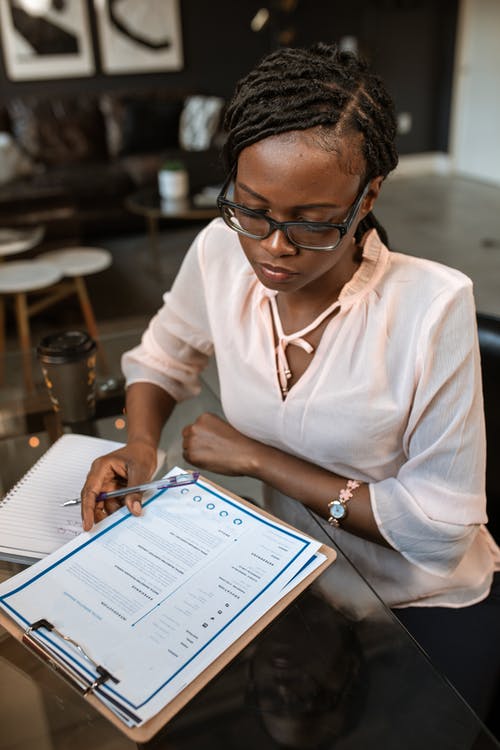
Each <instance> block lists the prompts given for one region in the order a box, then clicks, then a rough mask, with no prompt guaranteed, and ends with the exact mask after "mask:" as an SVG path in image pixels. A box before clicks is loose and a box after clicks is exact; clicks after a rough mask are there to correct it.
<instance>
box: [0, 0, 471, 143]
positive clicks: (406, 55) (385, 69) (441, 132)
mask: <svg viewBox="0 0 500 750" xmlns="http://www.w3.org/2000/svg"><path fill="white" fill-rule="evenodd" d="M137 1H138V2H140V1H141V0H137ZM86 2H87V4H88V8H89V18H90V25H91V29H92V36H93V47H94V54H95V60H96V74H95V75H94V76H91V77H85V78H65V79H51V80H47V81H21V82H14V81H9V80H8V78H7V77H6V74H5V66H4V60H3V57H2V59H1V60H0V96H1V99H2V100H3V102H5V101H7V100H8V99H9V98H11V97H14V96H16V97H17V96H23V95H33V94H36V95H38V96H40V95H42V94H43V95H44V96H51V95H61V94H69V95H75V94H77V95H80V94H81V95H84V94H85V92H89V93H97V92H103V91H112V90H113V91H117V90H121V91H123V90H137V89H140V88H141V87H143V88H147V89H151V88H156V87H157V88H159V89H164V90H169V91H172V92H177V91H178V92H188V93H203V94H216V95H220V96H223V97H224V98H225V99H227V98H229V96H230V95H231V92H232V89H233V87H234V84H235V82H236V81H237V80H238V78H240V77H241V76H242V75H244V74H245V73H246V72H247V71H248V70H249V69H250V68H251V67H252V66H253V65H254V64H255V63H256V62H257V60H259V59H260V58H261V57H262V56H263V55H265V54H266V53H267V52H269V51H271V50H273V49H275V48H276V47H277V46H279V44H280V39H283V37H282V36H281V35H282V34H283V33H284V32H285V33H286V31H287V30H288V29H292V30H293V32H294V35H295V36H294V38H293V41H292V42H291V43H292V44H293V46H305V45H309V44H311V43H313V42H316V41H326V42H331V41H338V40H339V39H340V38H342V37H343V36H354V37H356V38H357V40H358V44H359V49H360V51H362V53H363V54H364V55H365V56H366V57H367V58H368V59H369V60H370V62H371V64H372V66H373V68H374V69H375V70H376V71H377V72H378V73H379V74H380V75H381V76H382V77H383V79H384V80H385V82H386V85H387V87H388V88H389V91H390V92H391V94H392V96H393V97H394V99H395V102H396V107H397V110H398V112H409V113H410V114H411V116H412V120H413V126H412V129H411V131H410V132H409V133H408V134H406V135H401V136H399V143H398V146H399V150H400V153H402V154H409V153H419V152H425V151H447V148H448V128H449V118H450V103H451V88H452V76H453V64H454V44H455V32H456V21H457V6H458V0H344V1H343V2H337V1H336V0H299V2H298V3H297V5H296V7H295V9H294V10H292V11H291V12H286V11H285V10H283V6H284V5H286V2H283V0H281V1H280V0H212V1H211V2H209V1H208V0H180V14H181V26H182V36H183V50H184V68H183V70H181V71H178V72H171V73H170V72H166V73H149V74H139V75H130V74H127V75H105V74H103V73H102V72H101V68H100V59H99V44H98V37H97V28H96V22H95V15H94V10H93V2H92V0H86ZM261 7H268V8H269V9H270V10H271V21H270V23H269V24H268V25H267V26H266V27H265V28H264V29H263V30H262V31H261V32H259V33H255V32H253V31H252V30H251V29H250V21H251V19H252V18H253V16H254V15H255V13H256V12H257V10H258V9H259V8H261Z"/></svg>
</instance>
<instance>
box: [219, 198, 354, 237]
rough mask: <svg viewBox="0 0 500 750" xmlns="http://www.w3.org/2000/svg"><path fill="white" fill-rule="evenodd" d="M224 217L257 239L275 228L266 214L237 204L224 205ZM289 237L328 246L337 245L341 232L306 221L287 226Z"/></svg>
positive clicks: (238, 229) (236, 227)
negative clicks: (263, 214) (257, 212)
mask: <svg viewBox="0 0 500 750" xmlns="http://www.w3.org/2000/svg"><path fill="white" fill-rule="evenodd" d="M223 211H224V218H225V220H226V221H227V222H228V223H229V224H230V226H231V227H233V229H235V230H236V231H237V232H243V233H244V234H248V235H251V236H252V237H255V238H256V239H263V238H264V237H267V236H268V235H269V234H270V233H271V232H272V230H273V226H272V224H270V223H269V221H268V219H267V218H266V217H265V216H260V215H259V214H255V213H252V212H251V211H248V212H247V211H245V210H244V209H242V208H239V207H237V206H227V205H226V206H224V207H223ZM287 235H288V239H289V240H290V241H291V242H297V243H299V244H303V245H310V246H312V247H328V246H330V245H336V244H337V243H338V242H339V240H340V237H341V233H340V231H339V230H338V229H336V228H335V227H329V226H325V225H318V226H314V224H306V223H304V222H301V223H297V224H291V225H289V226H288V227H287Z"/></svg>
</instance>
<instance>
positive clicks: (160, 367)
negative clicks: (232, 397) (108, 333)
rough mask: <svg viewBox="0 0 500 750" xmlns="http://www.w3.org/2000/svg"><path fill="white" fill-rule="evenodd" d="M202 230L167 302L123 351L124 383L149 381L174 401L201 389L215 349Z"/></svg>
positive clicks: (193, 394)
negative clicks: (137, 340)
mask: <svg viewBox="0 0 500 750" xmlns="http://www.w3.org/2000/svg"><path fill="white" fill-rule="evenodd" d="M205 234H206V230H202V232H200V234H199V235H198V236H197V237H196V239H195V241H194V242H193V244H192V245H191V247H190V248H189V250H188V252H187V254H186V256H185V258H184V261H183V263H182V266H181V268H180V270H179V273H178V275H177V277H176V279H175V281H174V284H173V285H172V288H171V290H170V291H169V292H167V293H166V294H165V295H164V297H163V306H162V308H161V309H160V310H159V312H158V313H157V314H156V315H155V316H154V317H153V318H152V320H151V322H150V323H149V326H148V328H147V330H146V331H145V333H144V335H143V336H142V339H141V343H140V344H139V346H137V347H135V348H134V349H131V350H130V351H128V352H125V354H124V355H123V357H122V362H121V365H122V371H123V373H124V375H125V380H126V385H127V386H129V385H131V384H132V383H138V382H143V383H144V382H146V383H154V384H155V385H158V386H159V387H160V388H163V389H164V390H165V391H167V393H169V394H170V395H171V396H172V397H173V398H174V399H175V400H176V401H183V400H185V399H186V398H189V397H191V396H195V395H197V394H198V393H199V391H200V373H201V371H202V370H203V369H204V367H206V365H207V363H208V360H209V358H210V356H211V355H212V353H213V343H212V335H211V331H210V324H209V319H208V315H207V310H206V304H205V295H204V274H203V262H202V252H203V242H204V237H205Z"/></svg>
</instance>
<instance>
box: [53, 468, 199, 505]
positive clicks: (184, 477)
mask: <svg viewBox="0 0 500 750" xmlns="http://www.w3.org/2000/svg"><path fill="white" fill-rule="evenodd" d="M199 476H200V473H199V471H193V472H192V473H190V474H176V475H175V476H173V477H164V478H163V479H157V480H156V481H154V482H146V483H145V484H136V485H135V486H134V487H121V488H120V489H119V490H112V491H111V492H100V493H99V494H98V495H97V498H96V500H97V502H100V501H101V500H107V499H108V498H110V497H120V496H121V495H129V494H130V493H131V492H145V491H146V490H168V489H169V488H170V487H181V486H182V485H183V484H194V483H195V482H196V481H197V480H198V477H199ZM80 503H81V499H80V498H79V497H75V498H73V499H72V500H66V502H65V503H62V505H63V506H67V505H80Z"/></svg>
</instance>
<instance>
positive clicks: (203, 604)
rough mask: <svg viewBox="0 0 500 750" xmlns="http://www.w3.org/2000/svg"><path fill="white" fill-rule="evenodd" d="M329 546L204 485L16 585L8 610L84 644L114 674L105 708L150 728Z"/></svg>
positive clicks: (156, 500)
mask: <svg viewBox="0 0 500 750" xmlns="http://www.w3.org/2000/svg"><path fill="white" fill-rule="evenodd" d="M179 471H180V470H179V469H175V470H173V471H172V472H170V474H173V473H179ZM319 547H320V543H319V542H317V541H314V540H312V539H310V538H309V537H307V536H306V535H302V534H301V532H299V531H297V530H295V529H290V528H288V527H287V526H285V525H281V524H280V523H279V522H275V521H274V520H270V519H269V518H268V517H267V516H265V515H262V514H261V513H260V512H259V509H258V508H255V510H254V509H253V508H252V507H249V506H248V505H245V504H242V503H240V502H239V501H238V500H236V499H234V498H233V497H231V496H229V495H226V494H225V493H224V492H223V490H220V489H218V488H217V489H215V488H214V487H212V486H211V485H210V484H208V483H206V482H205V481H204V480H203V479H199V480H198V481H197V482H196V484H192V485H188V486H185V487H179V488H174V489H169V490H168V491H162V492H159V493H157V494H156V495H155V496H154V497H152V498H151V499H150V500H148V501H147V502H146V503H145V504H144V511H143V515H142V516H141V517H140V518H135V517H133V516H131V515H130V514H129V512H128V511H127V509H126V508H122V509H121V510H119V511H117V513H115V514H113V515H112V516H109V517H108V518H107V519H105V520H104V521H102V522H101V523H100V524H98V525H97V526H96V527H95V528H94V529H93V530H92V531H91V532H87V533H83V534H81V535H80V536H78V537H77V538H76V539H74V540H72V541H71V542H69V543H68V544H66V545H65V546H64V547H62V548H61V549H60V550H58V551H57V552H55V553H53V554H52V555H50V556H49V557H47V558H45V559H44V560H42V561H40V562H37V563H36V564H35V565H33V566H32V567H31V568H28V569H27V570H25V571H23V572H22V573H20V574H18V575H17V576H15V578H14V579H11V580H8V581H6V582H4V583H3V584H2V585H1V586H0V605H1V606H2V607H3V608H4V609H6V610H7V612H8V613H9V614H10V616H11V617H12V618H13V619H15V620H16V621H17V622H18V623H19V624H20V625H21V626H22V627H23V628H27V627H29V625H30V624H32V623H34V622H36V621H38V620H39V619H42V618H45V619H47V620H48V621H49V622H50V623H51V624H52V625H53V626H54V627H55V628H56V629H57V631H60V632H61V633H63V634H65V635H67V636H69V637H70V638H71V639H72V641H74V642H76V643H77V644H79V646H80V647H81V649H83V651H84V652H85V653H86V654H87V655H88V656H90V657H91V659H92V662H95V663H96V664H98V665H101V666H102V667H104V668H105V670H107V672H109V673H110V675H111V679H110V680H107V681H106V682H105V683H104V684H102V685H101V686H99V687H98V688H97V690H96V691H95V692H96V694H97V695H98V697H99V698H100V699H101V700H102V701H103V702H104V703H105V704H106V705H107V706H108V707H109V708H111V710H113V711H115V713H116V714H117V715H118V716H120V718H121V719H122V721H124V722H125V723H127V724H128V725H129V726H139V725H140V724H142V723H143V722H145V721H147V720H148V719H149V718H151V717H152V716H154V715H155V714H156V713H157V712H158V711H160V710H161V708H162V707H164V706H166V705H167V704H168V703H169V702H170V701H171V700H172V699H173V698H174V697H175V696H176V695H177V694H178V693H179V692H181V691H182V690H183V689H184V688H185V687H186V686H187V685H188V684H190V683H191V682H192V681H194V680H195V679H196V677H197V676H198V675H199V674H200V673H201V672H202V671H203V670H204V669H205V668H206V667H207V666H209V665H210V664H211V663H212V662H213V661H214V660H215V659H216V658H217V657H218V656H219V655H220V654H222V653H223V652H224V651H225V650H226V649H227V648H228V646H230V645H231V644H232V643H233V642H234V641H235V640H236V639H237V638H238V637H239V636H240V635H242V634H243V633H245V632H246V631H247V630H248V629H249V628H251V627H252V625H253V624H255V623H256V622H257V620H258V619H259V618H260V617H261V616H262V615H263V614H265V612H267V611H268V610H269V609H270V608H271V607H272V606H273V605H274V604H275V603H276V602H277V601H279V600H280V599H281V598H282V597H283V596H284V595H285V594H286V593H287V592H288V591H289V590H291V589H292V588H293V587H294V586H295V585H297V583H298V582H299V581H301V580H303V578H304V577H305V576H306V575H308V574H309V573H310V572H311V571H312V570H314V569H315V568H316V567H317V566H318V565H320V564H321V563H322V562H323V561H324V559H325V557H324V556H323V555H322V554H321V553H319V552H318V550H319ZM36 637H37V638H39V639H40V642H42V643H43V645H44V647H45V648H46V649H49V650H50V651H51V652H52V654H53V655H54V656H55V657H56V658H57V659H59V660H60V661H62V662H63V663H65V664H66V665H69V666H70V667H71V668H72V669H73V670H74V671H75V672H76V673H77V674H78V675H80V677H81V678H82V680H83V679H85V680H87V681H90V682H92V681H93V680H94V679H96V678H97V677H98V676H99V675H98V672H97V671H96V669H95V668H94V665H93V664H92V662H90V661H89V660H88V659H87V658H86V657H85V656H84V655H83V654H82V653H81V651H80V650H79V649H78V648H76V647H75V646H73V645H72V644H71V643H70V642H68V641H64V640H63V639H62V638H60V637H58V635H57V634H55V633H54V632H50V631H48V630H46V629H41V630H40V631H37V636H36Z"/></svg>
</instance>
